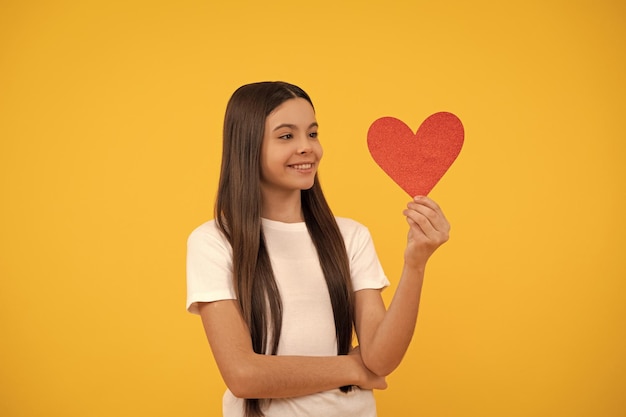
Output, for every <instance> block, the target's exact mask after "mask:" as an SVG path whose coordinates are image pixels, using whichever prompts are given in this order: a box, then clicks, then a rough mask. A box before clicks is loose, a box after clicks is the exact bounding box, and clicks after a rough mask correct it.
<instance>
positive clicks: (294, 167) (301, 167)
mask: <svg viewBox="0 0 626 417" xmlns="http://www.w3.org/2000/svg"><path fill="white" fill-rule="evenodd" d="M289 166H290V167H291V168H293V169H300V170H304V169H311V168H313V164H297V165H289Z"/></svg>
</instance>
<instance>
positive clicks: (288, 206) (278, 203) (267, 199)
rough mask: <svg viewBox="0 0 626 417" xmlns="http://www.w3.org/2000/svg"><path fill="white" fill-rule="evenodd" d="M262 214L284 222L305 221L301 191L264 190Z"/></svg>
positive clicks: (270, 218)
mask: <svg viewBox="0 0 626 417" xmlns="http://www.w3.org/2000/svg"><path fill="white" fill-rule="evenodd" d="M261 216H262V217H264V218H266V219H268V220H275V221H279V222H283V223H299V222H302V221H304V217H303V215H302V200H301V199H300V191H299V190H296V191H294V192H289V193H272V192H269V191H266V192H263V208H262V210H261Z"/></svg>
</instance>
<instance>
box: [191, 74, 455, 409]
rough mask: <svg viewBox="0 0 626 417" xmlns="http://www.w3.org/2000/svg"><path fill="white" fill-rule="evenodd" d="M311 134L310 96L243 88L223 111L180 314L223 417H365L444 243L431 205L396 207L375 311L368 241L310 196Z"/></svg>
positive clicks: (285, 88) (314, 193)
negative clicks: (217, 376)
mask: <svg viewBox="0 0 626 417" xmlns="http://www.w3.org/2000/svg"><path fill="white" fill-rule="evenodd" d="M317 130H318V124H317V121H316V119H315V111H314V108H313V104H312V102H311V99H310V98H309V96H308V95H307V94H306V93H305V92H304V91H303V90H302V89H300V88H299V87H297V86H295V85H291V84H287V83H284V82H262V83H255V84H249V85H245V86H242V87H240V88H239V89H238V90H237V91H235V93H234V94H233V96H232V97H231V99H230V101H229V103H228V106H227V108H226V116H225V121H224V137H223V154H222V168H221V173H220V180H219V188H218V193H217V200H216V204H215V219H214V220H212V221H209V222H207V223H205V224H203V225H201V226H199V227H198V228H197V229H196V230H194V231H193V232H192V233H191V235H190V236H189V239H188V254H187V309H188V310H189V311H190V312H192V313H196V314H200V316H201V318H202V323H203V325H204V330H205V333H206V336H207V338H208V341H209V344H210V346H211V349H212V352H213V355H214V357H215V361H216V363H217V365H218V368H219V370H220V373H221V374H222V377H223V379H224V382H225V383H226V386H227V387H228V389H227V390H226V393H225V395H224V398H223V413H224V416H225V417H231V416H232V417H234V416H237V417H239V416H245V417H257V416H267V417H274V416H290V417H293V416H321V415H324V416H327V417H331V416H342V417H343V416H375V415H376V405H375V402H374V396H373V392H372V390H373V389H385V388H386V382H385V376H387V375H388V374H389V373H391V372H392V371H393V370H394V369H395V368H396V367H397V366H398V364H399V363H400V361H401V359H402V357H403V355H404V353H405V351H406V349H407V348H408V346H409V343H410V341H411V337H412V335H413V330H414V328H415V322H416V318H417V312H418V307H419V301H420V292H421V288H422V281H423V279H424V269H425V266H426V262H427V260H428V258H429V257H430V255H431V254H432V253H433V252H434V251H435V250H436V249H437V248H438V247H439V246H440V245H441V244H443V243H444V242H445V241H446V240H447V239H448V232H449V229H450V227H449V225H448V222H447V220H446V218H445V217H444V215H443V213H442V211H441V209H440V208H439V207H438V206H437V204H436V203H435V202H433V201H432V200H430V199H429V198H427V197H419V196H418V197H415V198H414V199H413V200H412V201H410V202H409V203H408V205H407V208H406V209H405V210H404V212H403V214H404V215H405V216H406V219H407V222H408V224H409V231H408V240H407V245H406V249H405V252H404V268H403V270H402V276H401V277H400V281H399V284H398V288H397V290H396V292H395V295H394V298H393V301H392V302H391V304H390V306H389V309H388V310H387V309H386V308H385V305H384V303H383V299H382V297H381V290H382V289H383V288H385V287H386V286H388V285H389V282H388V280H387V278H386V277H385V275H384V272H383V270H382V268H381V265H380V262H379V260H378V257H377V255H376V252H375V250H374V245H373V243H372V240H371V237H370V234H369V232H368V230H367V229H366V228H365V227H364V226H362V225H360V224H359V223H357V222H355V221H353V220H350V219H346V218H335V217H334V216H333V214H332V212H331V210H330V208H329V207H328V204H327V203H326V200H325V198H324V194H323V193H322V189H321V187H320V184H319V181H318V177H317V168H318V166H319V163H320V160H321V158H322V146H321V144H320V142H319V140H318V135H317ZM353 331H355V332H356V337H357V340H358V347H356V348H353V347H352V342H353Z"/></svg>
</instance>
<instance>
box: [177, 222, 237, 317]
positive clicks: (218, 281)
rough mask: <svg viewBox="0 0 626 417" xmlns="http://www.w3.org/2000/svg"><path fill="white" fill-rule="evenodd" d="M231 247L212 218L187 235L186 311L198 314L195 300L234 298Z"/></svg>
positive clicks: (207, 300) (206, 300)
mask: <svg viewBox="0 0 626 417" xmlns="http://www.w3.org/2000/svg"><path fill="white" fill-rule="evenodd" d="M232 276H233V273H232V249H231V247H230V244H229V243H228V241H227V240H226V239H225V238H224V236H223V235H222V234H221V233H220V232H219V230H218V229H217V227H216V225H215V222H214V221H210V222H207V223H205V224H203V225H201V226H199V227H198V228H196V229H195V230H194V231H193V232H191V234H190V235H189V237H188V239H187V311H189V312H190V313H193V314H198V305H197V304H196V303H198V302H211V301H218V300H232V299H236V298H237V297H236V295H235V288H234V286H233V278H232Z"/></svg>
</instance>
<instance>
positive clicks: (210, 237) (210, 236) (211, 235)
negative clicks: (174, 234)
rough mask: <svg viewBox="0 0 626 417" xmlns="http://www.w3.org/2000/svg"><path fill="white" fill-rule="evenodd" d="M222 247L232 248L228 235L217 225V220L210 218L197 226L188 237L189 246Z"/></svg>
mask: <svg viewBox="0 0 626 417" xmlns="http://www.w3.org/2000/svg"><path fill="white" fill-rule="evenodd" d="M207 246H210V247H222V248H225V249H226V248H228V249H229V248H230V244H229V243H228V240H227V239H226V237H225V236H224V235H223V234H222V232H221V231H220V230H219V228H218V227H217V223H216V222H215V220H209V221H207V222H205V223H202V224H201V225H200V226H198V227H196V228H195V229H194V230H193V231H192V232H191V233H190V234H189V237H188V238H187V247H188V248H193V247H207Z"/></svg>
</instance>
